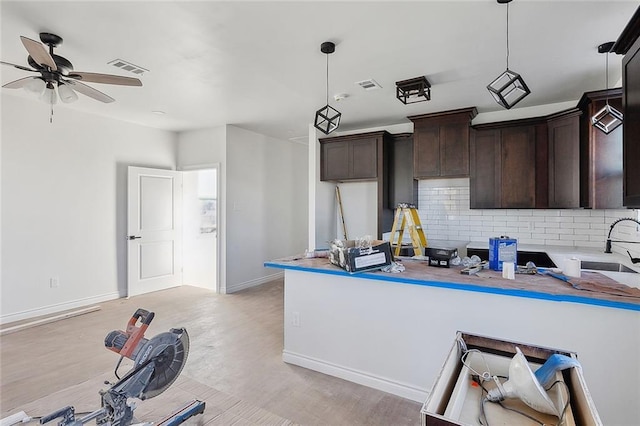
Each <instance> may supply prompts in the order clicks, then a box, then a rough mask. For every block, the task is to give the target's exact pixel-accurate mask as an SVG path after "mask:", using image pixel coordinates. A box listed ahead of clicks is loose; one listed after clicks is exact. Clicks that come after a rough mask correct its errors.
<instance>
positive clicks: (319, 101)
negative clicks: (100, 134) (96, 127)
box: [0, 0, 640, 139]
mask: <svg viewBox="0 0 640 426" xmlns="http://www.w3.org/2000/svg"><path fill="white" fill-rule="evenodd" d="M639 4H640V2H638V1H611V0H604V1H576V0H572V1H570V0H567V1H542V0H515V1H513V2H512V3H510V6H509V15H510V16H509V39H510V48H511V55H510V59H509V68H510V69H512V70H514V71H516V72H519V73H520V74H521V75H522V76H523V78H524V80H525V81H526V83H527V84H528V86H529V87H530V89H531V91H532V94H531V95H529V96H528V97H527V98H525V99H524V100H523V101H521V102H520V103H519V104H518V105H517V106H516V107H514V109H516V108H521V107H528V106H535V105H542V104H549V103H556V102H565V101H570V100H575V99H579V98H580V96H581V95H582V93H583V92H585V91H590V90H599V89H604V86H605V78H604V72H605V55H602V54H598V53H597V46H598V45H599V44H601V43H604V42H607V41H613V40H615V39H616V38H617V37H618V35H619V34H620V32H621V31H622V29H623V28H624V26H625V25H626V23H627V22H628V21H629V19H630V18H631V16H632V15H633V13H634V11H635V10H636V8H637V7H638V5H639ZM505 22H506V6H505V5H500V4H498V3H497V2H496V0H475V1H455V0H454V1H451V0H449V1H409V2H399V1H374V2H364V1H351V2H333V1H281V2H273V1H257V2H245V1H227V2H220V1H213V0H210V1H206V0H205V1H203V0H200V1H188V0H187V1H184V0H183V1H178V0H176V1H113V0H112V1H94V0H85V1H38V2H36V1H28V0H19V1H5V0H1V1H0V24H1V27H2V29H1V33H0V34H1V39H0V46H1V50H0V57H1V59H2V60H3V61H6V62H11V63H15V64H19V65H26V58H27V54H26V51H25V50H24V47H23V46H22V43H21V42H20V39H19V36H21V35H23V36H26V37H29V38H32V39H35V40H38V39H39V38H38V33H39V32H43V31H44V32H52V33H55V34H57V35H59V36H61V37H63V38H64V43H63V44H62V45H61V46H60V47H59V48H58V49H56V54H58V55H60V56H64V57H66V58H67V59H69V60H70V61H71V62H72V63H73V65H74V67H75V69H76V70H78V71H90V72H101V73H109V74H120V75H128V76H133V75H132V74H127V73H126V72H124V71H122V70H120V69H117V68H115V67H113V66H111V65H108V64H107V63H108V62H110V61H112V60H113V59H124V60H126V61H129V62H131V63H133V64H136V65H138V66H141V67H143V68H146V69H149V70H150V71H149V72H147V73H145V74H144V75H143V76H142V77H140V78H141V80H142V82H143V87H119V86H109V85H101V84H90V85H91V86H93V87H94V88H96V89H98V90H101V91H103V92H105V93H107V94H108V95H110V96H112V97H114V98H115V99H116V102H115V103H111V104H103V103H101V102H97V101H95V100H93V99H90V98H87V97H84V96H82V95H80V96H81V99H80V100H79V101H78V102H76V103H74V104H71V105H58V106H56V108H77V109H80V110H83V111H87V112H92V113H96V114H101V115H105V116H110V117H114V118H117V119H121V120H126V121H131V122H135V123H139V124H142V125H146V126H151V127H156V128H161V129H166V130H173V131H182V130H188V129H197V128H206V127H214V126H220V125H224V124H233V125H237V126H240V127H244V128H247V129H250V130H253V131H256V132H259V133H263V134H266V135H270V136H274V137H278V138H282V139H290V138H297V137H305V136H306V134H307V132H308V125H309V123H311V122H313V117H314V114H315V111H316V110H317V109H319V108H320V107H322V106H324V104H325V78H326V75H325V73H326V62H325V61H326V55H324V54H323V53H321V52H320V44H321V43H322V42H323V41H327V40H329V41H333V42H335V43H336V52H335V53H334V54H332V55H330V56H329V96H330V98H332V97H333V95H334V94H337V93H347V94H349V97H348V98H347V99H345V100H343V101H340V102H338V103H336V102H335V101H333V99H331V103H332V105H333V106H334V107H335V108H337V109H339V110H340V111H341V112H342V122H341V126H340V130H349V129H359V128H366V127H374V126H380V125H388V124H396V123H403V122H407V119H406V116H408V115H415V114H423V113H429V112H437V111H445V110H450V109H456V108H463V107H468V106H476V107H477V108H478V111H479V112H490V111H497V110H501V109H502V108H501V107H499V106H498V105H497V104H496V103H495V102H494V101H493V98H492V97H491V95H490V94H489V92H488V91H487V89H486V86H487V84H488V83H490V82H491V81H492V80H493V79H494V78H495V77H497V76H498V75H499V74H500V73H501V72H502V71H504V69H505V37H506V23H505ZM620 63H621V57H620V56H618V55H615V54H610V55H609V64H610V69H609V87H612V86H613V85H615V84H616V83H617V82H619V79H620ZM0 72H1V75H0V76H1V81H2V84H6V83H7V82H9V81H13V80H15V79H18V78H22V77H25V76H27V75H28V73H26V72H24V71H20V70H17V69H15V68H12V67H7V66H2V67H0ZM421 75H425V76H426V77H427V79H428V80H429V81H430V82H431V84H432V100H431V101H429V102H420V103H416V104H413V105H404V104H402V103H401V102H400V101H398V100H397V99H396V98H395V82H396V81H399V80H404V79H408V78H413V77H418V76H421ZM369 78H373V79H375V80H376V81H377V82H378V83H380V84H381V85H382V87H383V88H382V89H380V90H376V91H365V90H363V89H361V88H360V87H359V86H358V85H356V84H355V83H356V82H358V81H361V80H365V79H369ZM2 90H3V92H4V93H5V94H7V95H10V96H25V97H26V96H28V94H27V93H25V92H24V91H23V90H15V89H13V90H12V89H2ZM34 102H35V101H34ZM155 110H161V111H165V112H166V114H164V115H157V114H154V113H153V112H152V111H155ZM40 111H42V110H40ZM42 120H48V116H47V115H45V114H43V117H42Z"/></svg>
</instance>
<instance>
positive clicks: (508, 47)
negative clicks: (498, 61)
mask: <svg viewBox="0 0 640 426" xmlns="http://www.w3.org/2000/svg"><path fill="white" fill-rule="evenodd" d="M508 70H509V3H507V71H508Z"/></svg>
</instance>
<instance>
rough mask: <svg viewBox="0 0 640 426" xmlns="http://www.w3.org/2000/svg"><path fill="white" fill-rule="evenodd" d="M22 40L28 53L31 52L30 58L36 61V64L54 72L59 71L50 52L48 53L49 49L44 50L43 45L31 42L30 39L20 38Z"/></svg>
mask: <svg viewBox="0 0 640 426" xmlns="http://www.w3.org/2000/svg"><path fill="white" fill-rule="evenodd" d="M20 40H22V44H23V45H24V48H25V49H27V52H29V56H31V57H32V58H33V60H34V61H36V63H38V64H40V65H43V66H46V67H49V68H51V69H52V70H53V71H56V70H57V69H58V66H57V65H56V63H55V61H54V60H53V58H52V57H51V55H50V54H49V52H47V49H45V48H44V46H43V45H42V43H40V42H38V41H35V40H31V39H30V38H27V37H24V36H20Z"/></svg>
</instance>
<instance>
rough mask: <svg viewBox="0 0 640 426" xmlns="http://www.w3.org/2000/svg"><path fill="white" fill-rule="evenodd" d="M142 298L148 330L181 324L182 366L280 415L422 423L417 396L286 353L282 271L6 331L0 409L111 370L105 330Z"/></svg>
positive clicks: (315, 421)
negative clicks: (330, 372) (218, 290)
mask: <svg viewBox="0 0 640 426" xmlns="http://www.w3.org/2000/svg"><path fill="white" fill-rule="evenodd" d="M139 307H141V308H145V309H148V310H150V311H154V312H155V313H156V316H155V319H154V320H153V322H152V324H151V326H150V327H149V330H148V331H147V333H146V337H148V338H151V337H153V336H155V335H156V334H158V333H161V332H164V331H168V330H169V329H170V328H172V327H185V328H186V329H187V331H188V333H189V336H190V338H191V348H190V352H189V358H188V361H187V364H186V366H185V368H184V370H183V372H182V376H185V378H188V379H190V380H193V381H197V382H200V383H202V384H204V385H206V386H208V387H210V388H213V389H215V390H217V391H219V392H221V393H224V394H226V395H230V396H232V397H233V398H237V399H238V400H241V401H243V402H245V403H247V404H251V405H252V406H256V407H260V408H261V409H264V410H266V411H267V412H269V413H273V414H275V415H276V416H279V417H281V418H284V419H288V420H290V421H291V422H294V423H298V424H304V425H358V424H360V425H417V424H419V423H420V417H419V413H420V408H421V404H419V403H416V402H414V401H409V400H406V399H403V398H400V397H396V396H394V395H390V394H387V393H385V392H380V391H377V390H374V389H370V388H367V387H364V386H360V385H356V384H354V383H350V382H347V381H344V380H341V379H337V378H334V377H330V376H326V375H324V374H321V373H317V372H314V371H310V370H307V369H304V368H300V367H296V366H292V365H289V364H286V363H284V362H282V348H283V332H282V330H283V283H282V281H281V280H280V281H274V282H272V283H267V284H264V285H262V286H259V287H256V288H252V289H248V290H245V291H242V292H239V293H236V294H232V295H218V294H215V293H212V292H210V291H208V290H204V289H200V288H195V287H189V286H183V287H179V288H175V289H170V290H165V291H160V292H156V293H151V294H147V295H142V296H136V297H132V298H130V299H119V300H115V301H111V302H106V303H102V304H101V308H102V309H101V310H99V311H97V312H93V313H89V314H86V315H82V316H78V317H74V318H69V319H65V320H62V321H58V322H55V323H51V324H45V325H40V326H37V327H33V328H29V329H25V330H22V331H19V332H15V333H12V334H7V335H5V336H2V337H0V394H1V397H0V417H4V416H5V415H6V413H9V412H12V411H15V410H16V409H19V408H20V407H21V406H22V405H25V404H27V403H30V402H32V401H35V400H38V399H39V398H43V397H45V396H47V395H49V394H52V393H54V392H57V391H60V390H62V389H65V388H69V387H73V386H75V385H78V384H80V383H82V382H85V381H87V380H88V379H90V378H93V377H96V376H98V375H100V374H102V373H104V372H107V371H111V370H112V369H113V367H114V366H115V363H116V362H117V359H118V356H117V355H116V354H114V353H113V352H110V351H108V350H106V349H105V348H104V337H105V336H106V334H107V333H108V332H109V331H111V330H115V329H124V328H125V327H126V323H127V321H128V320H129V318H130V317H131V315H132V314H133V312H134V311H135V310H136V309H137V308H139ZM98 390H99V389H95V392H96V393H95V399H96V407H95V408H98V406H99V396H98V394H97V392H98ZM73 403H74V401H68V402H67V404H68V405H73ZM142 404H144V403H142ZM142 404H141V405H142ZM29 414H30V413H29Z"/></svg>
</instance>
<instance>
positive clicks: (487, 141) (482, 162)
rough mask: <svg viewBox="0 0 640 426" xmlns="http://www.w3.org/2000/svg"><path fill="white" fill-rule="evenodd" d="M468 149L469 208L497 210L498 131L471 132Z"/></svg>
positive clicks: (498, 186)
mask: <svg viewBox="0 0 640 426" xmlns="http://www.w3.org/2000/svg"><path fill="white" fill-rule="evenodd" d="M469 148H470V149H469V152H470V155H469V160H470V176H469V186H470V205H471V208H472V209H491V208H499V207H500V193H499V188H500V131H499V130H494V129H491V130H472V140H471V144H470V147H469Z"/></svg>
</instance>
